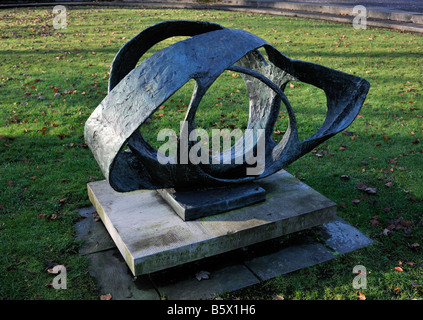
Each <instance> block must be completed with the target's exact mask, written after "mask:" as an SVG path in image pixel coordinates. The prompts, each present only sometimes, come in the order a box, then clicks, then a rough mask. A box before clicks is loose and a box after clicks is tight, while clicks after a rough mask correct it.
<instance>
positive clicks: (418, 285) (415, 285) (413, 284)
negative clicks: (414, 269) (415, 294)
mask: <svg viewBox="0 0 423 320" xmlns="http://www.w3.org/2000/svg"><path fill="white" fill-rule="evenodd" d="M411 285H412V286H413V287H414V288H420V287H421V286H422V285H421V284H418V283H417V282H415V281H411Z"/></svg>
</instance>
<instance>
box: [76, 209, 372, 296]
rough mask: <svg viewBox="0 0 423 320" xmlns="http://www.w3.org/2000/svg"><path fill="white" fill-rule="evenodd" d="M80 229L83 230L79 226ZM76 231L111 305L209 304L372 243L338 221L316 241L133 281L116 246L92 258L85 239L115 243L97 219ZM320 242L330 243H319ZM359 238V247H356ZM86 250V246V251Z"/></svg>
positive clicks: (297, 239)
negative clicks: (205, 301)
mask: <svg viewBox="0 0 423 320" xmlns="http://www.w3.org/2000/svg"><path fill="white" fill-rule="evenodd" d="M82 210H84V211H88V212H90V214H91V213H92V212H93V211H94V210H95V209H94V207H89V208H84V209H82ZM83 224H85V226H81V225H83ZM76 227H77V231H76V232H77V238H78V239H80V240H82V241H84V240H85V242H84V244H83V245H82V248H81V249H82V250H81V252H85V256H86V257H87V258H88V259H89V262H90V267H89V272H90V274H91V275H92V276H93V277H94V279H95V280H96V283H97V287H98V290H99V294H100V295H102V294H107V293H110V294H111V295H112V299H113V300H157V299H163V298H165V299H170V300H200V299H213V298H214V297H216V296H218V295H219V294H222V293H227V292H232V291H235V290H238V289H242V288H245V287H248V286H251V285H254V284H257V283H260V282H261V281H265V280H269V279H271V278H273V277H276V276H281V275H283V274H287V273H290V272H293V271H296V270H299V269H302V268H305V267H308V266H312V265H315V264H319V263H324V262H325V261H329V260H331V259H336V257H337V256H339V255H338V253H346V252H350V251H353V250H357V249H359V248H362V247H364V246H367V245H370V244H372V240H371V239H369V238H368V237H366V236H365V235H364V234H363V233H361V232H360V231H359V230H357V229H356V228H354V227H352V226H351V225H349V224H348V223H346V222H345V221H344V220H342V219H340V218H338V217H337V218H336V219H335V220H334V221H332V222H329V223H327V224H324V225H323V226H319V227H317V230H318V231H319V232H318V233H319V240H318V239H316V238H315V234H316V233H315V232H312V230H313V229H307V230H304V231H301V232H299V233H295V234H291V235H288V236H283V237H280V238H276V239H272V240H269V241H265V242H262V243H259V244H255V245H253V246H249V247H247V248H241V249H238V250H235V251H232V252H230V253H225V254H221V255H217V256H214V257H209V258H205V259H202V260H200V261H195V262H191V263H187V264H184V265H181V266H177V267H174V268H169V269H166V270H163V271H158V272H155V273H151V274H148V275H142V276H138V277H134V276H133V275H132V273H131V271H130V269H129V267H128V266H127V264H126V262H125V261H124V260H123V258H122V256H121V254H120V252H119V250H118V249H117V248H116V247H115V248H112V249H104V250H100V251H96V250H94V251H91V253H90V246H91V242H90V241H89V239H90V238H91V237H92V236H94V237H96V238H105V241H110V242H112V241H113V240H112V239H111V237H110V235H109V234H108V232H107V229H106V228H105V226H104V224H103V223H102V221H101V220H100V221H97V222H95V221H94V219H93V218H92V217H89V216H88V217H87V218H86V219H82V220H81V221H79V222H78V224H77V226H76ZM96 233H98V235H96ZM340 234H342V236H341V235H340ZM357 235H359V236H358V237H357ZM322 239H326V240H327V241H328V243H326V242H323V243H322V242H321V241H322ZM357 239H358V242H357V243H356V244H354V241H357ZM329 244H330V246H329ZM84 246H88V249H87V248H84ZM332 248H333V249H332ZM202 271H205V272H207V273H208V279H205V278H201V280H198V278H197V276H199V273H201V272H202ZM207 273H206V275H207Z"/></svg>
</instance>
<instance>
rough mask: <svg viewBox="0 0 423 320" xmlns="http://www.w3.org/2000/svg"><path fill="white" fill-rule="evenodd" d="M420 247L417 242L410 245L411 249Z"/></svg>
mask: <svg viewBox="0 0 423 320" xmlns="http://www.w3.org/2000/svg"><path fill="white" fill-rule="evenodd" d="M418 247H420V245H419V244H418V243H417V242H414V243H412V244H410V248H413V249H417V248H418Z"/></svg>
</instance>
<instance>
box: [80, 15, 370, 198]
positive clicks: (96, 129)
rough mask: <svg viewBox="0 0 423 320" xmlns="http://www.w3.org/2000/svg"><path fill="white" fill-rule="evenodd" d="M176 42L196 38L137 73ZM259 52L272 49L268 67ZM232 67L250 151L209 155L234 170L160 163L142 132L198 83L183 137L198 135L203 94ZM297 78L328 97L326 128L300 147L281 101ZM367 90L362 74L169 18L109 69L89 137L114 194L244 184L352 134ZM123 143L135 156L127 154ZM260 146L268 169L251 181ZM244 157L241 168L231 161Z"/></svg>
mask: <svg viewBox="0 0 423 320" xmlns="http://www.w3.org/2000/svg"><path fill="white" fill-rule="evenodd" d="M172 36H189V38H187V39H185V40H183V41H179V42H176V43H175V44H173V45H171V46H169V47H166V48H164V49H162V50H160V51H158V52H157V53H155V54H154V55H152V56H150V57H149V58H147V59H145V60H144V61H143V62H141V63H140V64H139V65H138V66H137V67H135V66H136V65H137V63H138V61H139V59H140V58H141V57H142V56H143V54H144V53H145V52H147V51H148V49H149V48H151V47H152V46H153V45H155V44H156V43H158V42H160V41H162V40H164V39H166V38H169V37H172ZM259 48H264V49H265V51H266V54H267V56H268V60H265V59H264V57H263V56H262V55H261V54H260V52H259V51H258V49H259ZM225 70H233V71H236V72H239V73H240V74H241V75H242V77H243V79H244V82H245V85H246V87H247V90H248V95H249V100H250V103H249V108H250V111H249V115H250V117H249V121H248V126H247V129H249V130H251V131H252V132H253V133H254V134H253V138H252V141H253V143H252V144H250V145H249V146H248V148H249V150H246V148H245V145H246V144H244V148H243V149H242V150H243V153H242V154H241V155H240V154H238V151H237V150H238V149H237V148H236V146H235V145H234V146H232V147H231V148H230V149H227V150H225V151H223V152H222V153H220V154H219V155H211V156H210V157H219V158H220V159H223V158H224V157H230V159H231V160H232V161H231V162H230V163H229V164H223V163H222V161H220V162H219V161H217V163H219V164H213V163H215V162H213V161H210V162H208V163H207V164H204V163H199V164H193V163H189V162H188V163H179V162H178V161H175V162H174V163H166V164H162V163H161V162H160V161H158V157H159V154H158V151H157V150H156V149H155V148H153V147H152V146H151V145H150V144H149V143H148V142H147V141H146V140H145V139H144V138H143V137H142V135H141V134H140V131H139V127H140V126H141V125H142V124H143V123H144V122H145V121H146V120H147V119H148V118H149V117H150V116H151V115H152V114H153V113H154V112H155V111H156V110H157V109H158V107H159V106H160V105H162V104H163V103H164V102H165V101H166V100H167V99H168V98H169V97H171V96H172V95H173V94H174V93H175V92H176V91H177V90H178V89H180V88H181V87H182V86H183V85H184V84H185V83H187V82H188V81H189V80H191V79H194V80H195V88H194V92H193V94H192V97H191V102H190V105H189V107H188V110H187V113H186V116H185V121H186V123H187V128H186V130H187V131H188V132H191V130H193V129H194V128H195V114H196V111H197V108H198V105H199V103H200V101H201V99H202V97H203V95H204V94H205V93H206V91H207V90H208V89H209V88H210V86H211V85H212V84H213V82H214V81H215V80H216V79H217V78H218V77H219V75H220V74H222V73H223V72H224V71H225ZM292 80H296V81H302V82H305V83H308V84H311V85H314V86H316V87H318V88H320V89H322V90H323V91H324V92H325V94H326V97H327V111H326V119H325V121H324V122H323V124H322V125H321V127H320V128H319V129H318V130H317V132H316V133H315V134H313V135H312V136H311V137H309V138H307V139H305V140H304V141H301V142H300V141H299V140H298V133H297V124H296V119H295V114H294V111H293V109H292V107H291V105H290V103H289V101H288V99H287V97H286V96H285V94H284V89H285V86H286V85H287V83H288V82H289V81H292ZM369 86H370V85H369V83H368V81H366V80H365V79H362V78H360V77H357V76H354V75H349V74H346V73H343V72H341V71H337V70H334V69H330V68H327V67H324V66H321V65H318V64H313V63H309V62H304V61H299V60H293V59H289V58H288V57H286V56H285V55H283V54H282V53H281V52H279V51H278V50H277V49H275V48H274V47H273V46H271V45H270V44H269V43H267V42H266V41H265V40H263V39H261V38H259V37H257V36H255V35H253V34H251V33H249V32H247V31H244V30H239V29H228V28H224V27H222V26H220V25H218V24H214V23H208V22H198V21H166V22H163V23H159V24H156V25H153V26H151V27H149V28H147V29H145V30H144V31H142V32H140V33H139V34H138V35H137V36H135V37H134V38H133V39H131V40H130V41H129V42H127V43H126V44H125V45H124V46H123V47H122V48H121V49H120V51H119V52H118V53H117V55H116V57H115V59H114V61H113V63H112V67H111V71H110V78H109V92H108V95H107V96H106V97H105V99H104V100H103V101H102V102H101V103H100V105H99V106H98V107H97V108H96V109H95V110H94V112H93V113H92V114H91V116H90V117H89V119H88V120H87V122H86V124H85V139H86V142H87V145H88V146H89V147H90V149H91V151H92V152H93V154H94V156H95V158H96V160H97V162H98V164H99V166H100V168H101V170H102V172H103V174H104V175H105V177H106V179H107V180H108V181H109V183H110V185H111V186H112V188H113V189H115V190H116V191H120V192H127V191H132V190H138V189H162V188H185V187H189V188H196V187H214V186H223V185H228V184H233V183H242V182H246V181H251V180H255V179H260V178H264V177H266V176H269V175H271V174H273V173H275V172H277V171H279V170H281V169H283V168H284V167H286V166H287V165H288V164H290V163H292V162H293V161H295V160H297V159H298V158H300V157H301V156H303V155H304V154H306V153H308V152H310V151H311V150H312V149H314V148H315V147H316V146H317V145H319V144H321V143H322V142H323V141H325V140H327V139H329V138H330V137H332V136H333V135H335V134H336V133H338V132H340V131H342V130H344V129H345V128H346V127H348V126H349V125H350V124H351V123H352V121H353V120H354V119H355V117H356V116H357V114H358V112H359V110H360V108H361V106H362V104H363V102H364V100H365V98H366V95H367V92H368V90H369ZM281 104H283V105H284V106H285V108H286V111H287V114H288V116H289V125H288V128H287V130H286V133H285V134H284V137H283V139H282V140H281V141H280V142H279V143H276V142H275V141H274V140H273V138H272V132H273V127H274V125H275V122H276V120H277V116H278V113H279V110H280V107H281ZM242 141H244V142H245V140H242ZM179 143H183V142H182V141H180V142H179ZM188 144H193V142H190V141H188ZM124 146H128V147H129V149H130V151H131V152H126V151H124V150H123V147H124ZM259 146H264V151H263V152H264V154H263V161H262V163H260V165H261V167H262V168H261V169H262V170H261V171H260V174H257V175H248V174H247V173H246V172H247V171H246V169H247V168H249V167H251V162H249V161H248V159H247V157H246V154H247V153H248V154H255V153H257V152H258V151H257V149H258V147H259ZM178 150H179V148H178ZM183 156H184V155H183V154H178V157H183ZM240 156H241V158H242V159H243V160H242V161H241V162H239V161H234V160H235V159H236V158H237V157H238V158H239V157H240Z"/></svg>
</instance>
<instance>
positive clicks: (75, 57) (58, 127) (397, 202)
mask: <svg viewBox="0 0 423 320" xmlns="http://www.w3.org/2000/svg"><path fill="white" fill-rule="evenodd" d="M67 9H68V26H67V28H66V29H60V30H55V29H53V28H52V19H53V15H52V11H51V8H39V9H35V8H34V9H10V10H9V9H8V10H2V11H1V12H0V16H1V19H0V30H1V36H0V77H1V81H0V121H1V123H0V152H1V156H0V157H1V158H0V159H1V162H0V252H1V255H0V274H1V276H0V298H2V299H98V297H99V293H98V292H97V291H96V289H95V283H94V281H93V279H92V278H91V277H90V275H89V273H88V267H87V261H86V259H85V258H84V257H82V256H80V255H79V254H78V253H77V252H78V248H79V246H80V245H81V243H79V242H77V241H76V240H75V235H74V229H73V224H74V223H75V222H76V221H77V220H78V219H79V215H78V214H77V213H75V212H74V210H75V209H77V208H81V207H84V206H88V205H90V202H89V200H88V196H87V192H86V184H87V183H88V182H90V181H94V180H100V179H103V178H104V177H103V175H102V173H101V171H100V169H99V167H98V165H97V163H96V162H95V160H94V157H93V156H92V154H91V152H90V151H89V150H88V149H87V148H86V145H85V142H84V137H83V128H84V123H85V121H86V119H87V118H88V116H89V115H90V113H91V112H92V111H93V110H94V109H95V107H96V106H97V105H98V104H99V103H100V102H101V100H102V99H103V98H104V96H105V95H106V92H107V80H108V72H109V70H110V65H111V62H112V60H113V57H114V55H115V54H116V53H117V51H118V50H119V48H120V47H121V46H122V45H123V44H124V43H125V42H126V41H128V40H129V39H130V38H132V37H133V36H134V35H136V34H137V33H138V32H140V31H141V30H142V29H144V28H145V27H147V26H150V25H152V24H155V23H157V22H160V21H164V20H172V19H190V20H207V21H211V22H216V23H220V24H222V25H224V26H226V27H229V28H240V29H244V30H247V31H250V32H252V33H254V34H256V35H258V36H259V37H262V38H264V39H265V40H267V41H268V42H269V43H270V44H272V45H274V46H275V47H276V48H277V49H279V50H280V51H281V52H283V53H284V54H286V55H287V56H289V57H291V58H295V59H299V60H305V61H309V62H314V63H319V64H322V65H325V66H328V67H331V68H334V69H338V70H341V71H344V72H347V73H351V74H356V75H358V76H361V77H364V78H366V79H368V80H369V81H370V83H371V89H370V91H369V94H368V97H367V100H366V102H365V104H364V106H363V108H362V110H361V112H360V115H359V117H357V118H356V119H355V121H354V122H353V124H352V125H351V126H350V127H349V128H348V129H347V131H348V132H347V133H346V134H344V133H340V134H338V135H337V136H335V137H333V138H332V139H330V140H328V141H327V142H326V143H324V144H323V145H321V146H319V147H318V148H317V149H316V150H315V151H314V152H312V153H310V154H307V155H306V156H304V157H303V158H301V159H299V160H298V161H296V162H295V163H293V164H292V165H290V166H289V167H288V168H287V171H288V172H290V173H292V174H294V175H295V176H296V177H298V178H300V179H301V180H303V181H304V182H305V183H307V184H308V185H310V186H311V187H313V188H314V189H316V190H317V191H319V192H321V193H322V194H323V195H325V196H327V197H328V198H330V199H331V200H333V201H335V202H336V203H337V204H338V205H339V209H338V215H339V216H340V217H342V218H343V219H344V220H346V221H347V222H348V223H350V224H352V225H353V226H355V227H357V228H358V229H360V230H361V231H363V232H364V233H365V234H366V235H368V236H370V237H371V238H372V239H373V240H374V245H373V246H371V247H367V248H364V249H361V250H357V251H354V252H352V253H349V254H345V255H339V256H338V257H337V258H336V259H334V260H332V261H330V262H326V263H323V264H320V265H318V266H314V267H310V268H306V269H303V270H300V271H297V272H294V273H291V274H288V275H285V276H283V277H277V278H275V279H273V280H270V281H267V282H265V283H263V284H260V285H257V286H253V287H250V288H247V289H244V290H239V291H237V292H233V293H228V294H227V295H225V297H228V298H238V299H246V298H248V299H272V297H274V296H275V295H280V296H283V297H284V298H285V299H357V290H355V289H354V288H353V286H352V281H353V278H354V276H356V275H355V274H353V273H352V270H353V267H354V266H355V265H359V264H361V265H364V266H365V267H366V268H367V272H368V277H367V289H363V290H361V292H362V293H363V294H364V295H365V296H366V298H367V299H375V300H380V299H421V298H422V291H423V290H422V287H418V286H416V285H415V283H418V284H419V285H423V277H422V273H423V272H422V271H423V266H422V263H423V260H422V252H421V250H422V249H421V245H423V241H422V236H423V232H422V223H423V222H422V212H423V206H422V198H423V197H422V195H423V184H422V182H421V181H422V179H423V168H422V163H423V154H422V152H423V151H422V149H423V147H422V143H423V140H422V135H423V125H422V123H423V121H422V115H423V95H422V94H423V83H422V70H423V57H422V54H421V52H422V48H423V37H422V36H421V35H418V34H409V33H400V32H396V31H392V30H386V29H377V28H368V29H366V30H355V29H354V28H353V27H352V26H351V25H346V24H336V23H331V22H324V21H315V20H306V19H300V18H286V17H275V16H271V15H258V14H248V13H236V12H223V11H193V10H170V9H166V10H165V9H162V10H146V9H142V8H128V9H118V8H104V7H101V8H96V7H94V8H92V7H68V8H67ZM172 41H174V40H168V41H166V42H165V43H162V44H160V45H159V46H157V47H155V48H154V50H158V49H160V48H161V47H163V46H166V45H168V44H170V43H172ZM154 50H153V51H154ZM191 90H192V84H190V83H188V84H187V85H186V86H185V87H184V88H183V89H181V90H180V91H178V92H177V93H175V95H174V96H173V97H172V98H171V99H169V100H168V101H167V102H166V103H165V104H164V107H163V108H162V109H160V110H158V112H156V115H158V114H159V113H163V115H162V116H152V121H151V123H150V124H147V125H144V126H143V127H142V129H141V130H144V129H145V128H146V129H145V131H146V132H147V133H148V132H149V133H151V135H150V136H148V137H147V138H148V139H147V140H149V141H152V143H153V142H154V139H155V134H156V133H157V132H158V130H160V128H167V127H171V128H176V127H175V126H176V125H177V124H178V121H179V120H182V119H183V115H184V112H183V111H185V110H186V105H187V104H188V103H189V99H190V94H191ZM59 93H60V95H59ZM286 93H287V96H288V98H289V99H290V101H291V104H292V105H293V107H294V109H295V111H296V112H297V120H298V126H299V130H300V138H306V137H308V136H310V135H311V134H313V132H315V131H316V130H317V128H318V127H319V125H320V124H321V122H322V121H323V119H324V110H325V98H324V96H323V95H322V93H321V92H320V90H319V89H316V88H313V87H310V86H308V85H306V84H303V83H294V87H293V88H292V87H290V86H288V87H287V90H286ZM247 101H248V99H246V90H245V86H244V84H243V83H242V81H241V80H240V77H239V76H238V75H237V74H234V73H232V72H225V73H224V74H222V76H221V77H220V78H219V80H218V82H216V84H215V85H214V88H213V90H211V91H210V93H209V95H208V96H207V97H205V98H204V100H203V101H202V103H201V105H200V108H199V111H198V116H197V125H198V126H199V127H203V128H206V129H210V128H216V127H217V128H228V127H229V128H232V127H233V126H238V127H243V126H245V125H246V123H247V120H248V102H247ZM178 110H181V111H178ZM285 128H286V118H284V113H281V117H280V119H279V120H278V123H277V127H276V129H277V130H279V131H283V130H285ZM280 136H281V134H280V132H278V133H275V134H274V137H275V139H280ZM341 147H342V148H341ZM343 175H347V176H348V177H349V179H348V180H345V179H342V178H341V176H343ZM388 182H392V186H391V187H388V186H386V184H387V183H388ZM360 183H362V184H366V185H368V186H371V187H376V188H377V193H376V194H367V193H364V192H362V191H360V190H359V189H358V188H357V184H360ZM353 199H358V200H360V202H359V203H357V204H354V203H352V200H353ZM392 225H393V226H396V228H395V229H393V230H392V231H390V232H389V234H388V235H385V234H384V233H383V231H384V229H385V228H388V227H389V226H392ZM417 244H418V245H417ZM407 262H408V264H407ZM410 262H413V263H414V264H412V263H410ZM54 263H58V264H63V265H66V266H67V276H68V283H67V290H55V289H53V288H51V287H50V286H48V285H47V284H48V283H51V282H52V280H53V275H52V274H50V273H48V272H47V270H48V269H49V268H50V267H51V266H52V264H54ZM401 263H402V265H401V267H402V269H403V271H402V272H399V271H397V270H395V267H396V266H398V265H399V264H401ZM413 283H414V285H413ZM46 285H47V286H46Z"/></svg>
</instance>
